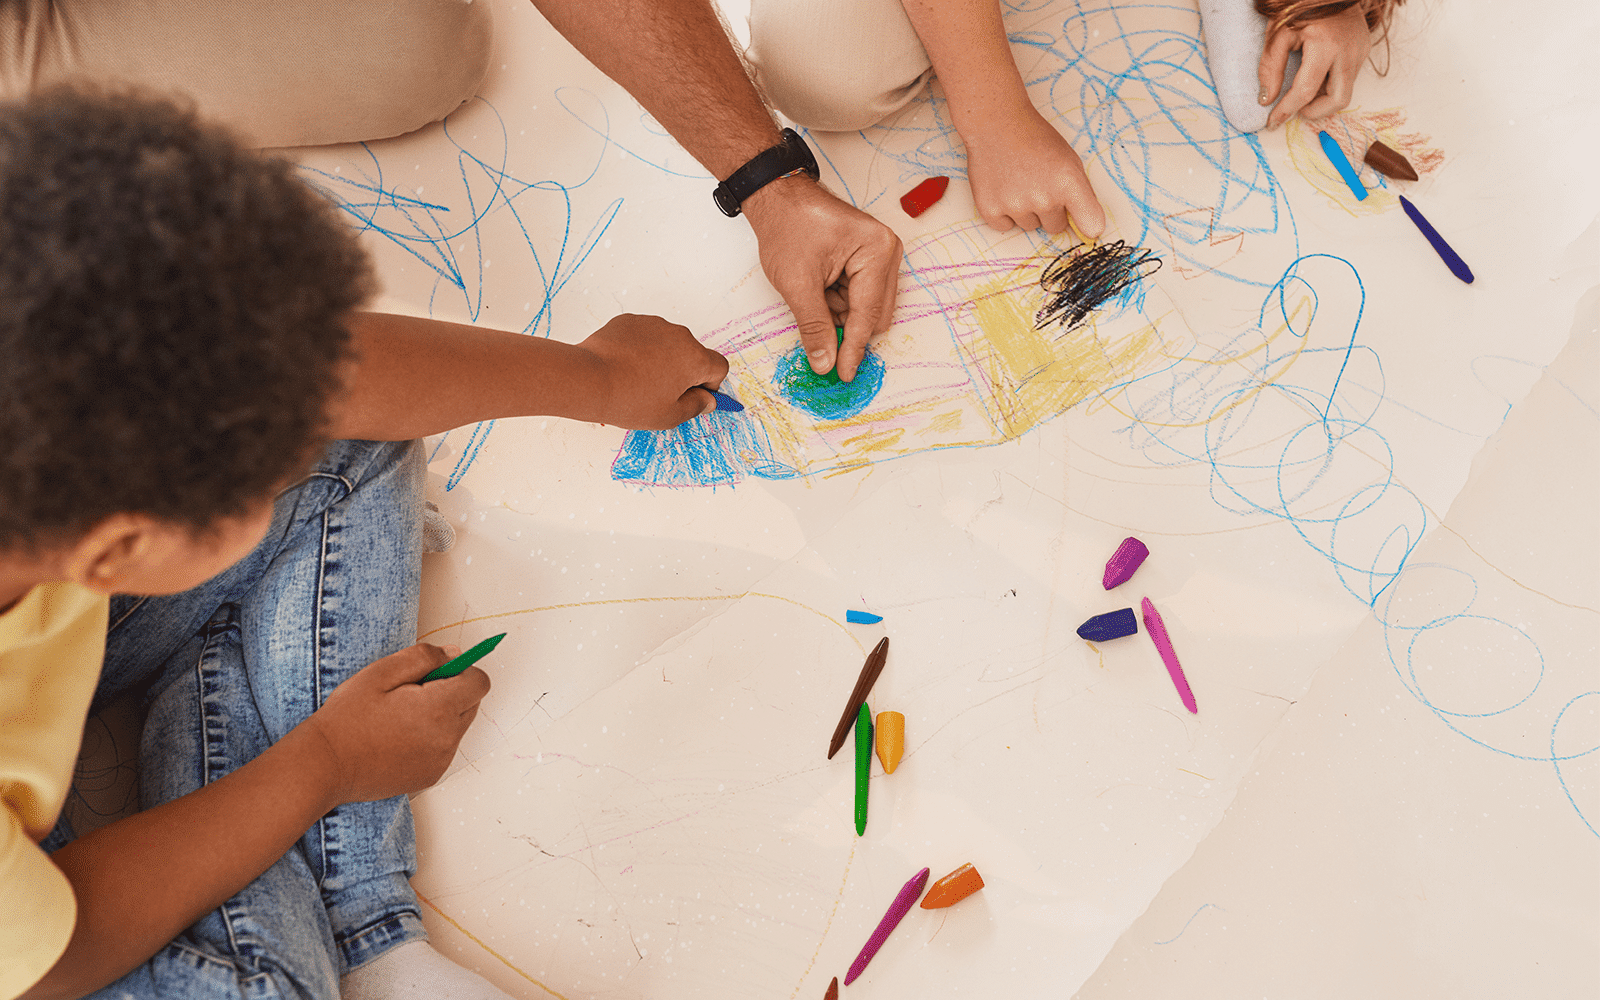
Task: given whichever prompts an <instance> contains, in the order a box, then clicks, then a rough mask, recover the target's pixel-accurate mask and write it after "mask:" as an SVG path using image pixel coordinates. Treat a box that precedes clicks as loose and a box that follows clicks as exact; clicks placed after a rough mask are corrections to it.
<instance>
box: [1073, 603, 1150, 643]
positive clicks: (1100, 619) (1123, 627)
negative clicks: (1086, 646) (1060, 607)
mask: <svg viewBox="0 0 1600 1000" xmlns="http://www.w3.org/2000/svg"><path fill="white" fill-rule="evenodd" d="M1138 631H1139V619H1137V618H1135V617H1134V615H1133V609H1132V608H1123V609H1122V610H1121V611H1108V612H1106V613H1105V614H1103V615H1095V616H1094V617H1093V618H1091V619H1089V620H1088V621H1086V622H1084V623H1083V624H1082V625H1079V626H1078V638H1080V639H1082V640H1083V641H1085V642H1107V641H1109V640H1111V639H1120V638H1122V637H1123V636H1125V635H1133V634H1135V633H1137V632H1138Z"/></svg>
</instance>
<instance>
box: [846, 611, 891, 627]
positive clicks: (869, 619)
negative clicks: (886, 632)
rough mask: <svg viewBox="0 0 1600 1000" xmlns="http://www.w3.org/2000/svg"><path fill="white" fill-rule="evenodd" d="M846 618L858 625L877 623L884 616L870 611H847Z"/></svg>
mask: <svg viewBox="0 0 1600 1000" xmlns="http://www.w3.org/2000/svg"><path fill="white" fill-rule="evenodd" d="M844 620H845V621H847V622H853V623H854V624H856V625H876V624H877V623H878V622H881V621H883V616H882V615H875V614H873V613H872V612H870V611H846V612H845V613H844Z"/></svg>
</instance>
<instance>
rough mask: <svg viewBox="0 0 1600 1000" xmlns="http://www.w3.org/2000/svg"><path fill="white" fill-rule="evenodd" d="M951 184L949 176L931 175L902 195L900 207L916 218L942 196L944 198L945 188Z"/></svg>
mask: <svg viewBox="0 0 1600 1000" xmlns="http://www.w3.org/2000/svg"><path fill="white" fill-rule="evenodd" d="M949 186H950V178H948V177H929V178H928V179H927V180H925V181H923V182H922V183H921V184H918V185H917V186H916V187H914V188H912V189H911V190H910V191H907V192H906V193H905V194H903V195H901V196H900V207H901V208H903V209H905V210H906V214H907V215H909V216H911V217H912V218H913V219H915V218H916V217H917V216H919V215H921V214H922V213H923V212H926V211H927V210H928V209H930V208H932V207H933V206H934V204H935V203H937V202H938V200H939V199H940V198H943V197H944V189H945V188H947V187H949Z"/></svg>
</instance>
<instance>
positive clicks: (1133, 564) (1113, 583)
mask: <svg viewBox="0 0 1600 1000" xmlns="http://www.w3.org/2000/svg"><path fill="white" fill-rule="evenodd" d="M1149 554H1150V550H1149V549H1147V548H1145V546H1144V543H1143V542H1141V541H1139V540H1138V539H1137V538H1134V537H1133V536H1132V535H1130V536H1128V537H1127V538H1124V539H1123V540H1122V544H1121V545H1119V546H1117V551H1116V552H1114V553H1112V556H1111V558H1110V559H1107V560H1106V572H1105V575H1104V576H1102V577H1101V578H1100V585H1101V586H1103V587H1105V588H1106V589H1107V590H1110V589H1112V588H1113V587H1120V586H1122V585H1123V584H1124V583H1127V582H1128V581H1129V580H1131V579H1133V574H1134V573H1136V572H1138V569H1139V567H1140V566H1141V565H1143V563H1144V559H1145V556H1148V555H1149Z"/></svg>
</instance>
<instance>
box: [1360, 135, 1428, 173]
mask: <svg viewBox="0 0 1600 1000" xmlns="http://www.w3.org/2000/svg"><path fill="white" fill-rule="evenodd" d="M1361 162H1363V163H1365V164H1366V165H1367V166H1369V167H1371V168H1372V169H1374V170H1376V171H1377V172H1378V173H1380V174H1382V175H1383V176H1385V177H1393V178H1394V179H1395V180H1397V181H1414V180H1416V179H1417V171H1416V170H1415V169H1414V168H1413V167H1412V166H1411V161H1410V160H1408V159H1406V158H1405V157H1404V156H1402V155H1400V152H1399V151H1398V150H1396V149H1394V148H1392V147H1389V146H1385V145H1384V144H1383V143H1381V142H1379V141H1378V140H1376V139H1374V140H1372V145H1370V146H1368V147H1367V152H1366V154H1365V155H1364V156H1362V157H1361Z"/></svg>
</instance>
